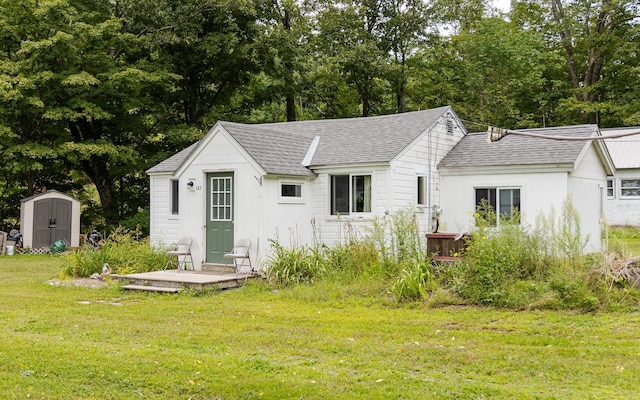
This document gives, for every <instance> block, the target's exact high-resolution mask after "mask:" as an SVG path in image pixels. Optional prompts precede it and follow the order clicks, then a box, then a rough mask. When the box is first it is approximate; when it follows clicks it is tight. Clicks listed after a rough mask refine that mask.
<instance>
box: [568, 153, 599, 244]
mask: <svg viewBox="0 0 640 400" xmlns="http://www.w3.org/2000/svg"><path fill="white" fill-rule="evenodd" d="M606 177H607V176H606V172H605V170H604V167H603V166H602V163H601V162H600V159H599V157H598V155H597V153H596V151H595V148H594V146H589V147H588V148H587V152H586V154H585V155H584V157H583V158H582V159H581V160H580V162H579V164H578V165H577V167H576V169H575V170H574V171H573V172H571V173H570V174H569V193H570V194H571V200H572V202H573V205H574V206H575V207H576V209H577V211H578V213H579V214H580V223H581V230H582V233H583V235H585V236H586V237H588V243H587V247H586V251H587V252H594V251H600V250H601V248H602V246H601V244H602V243H601V224H602V222H603V219H602V217H603V212H604V209H603V207H604V198H605V196H606Z"/></svg>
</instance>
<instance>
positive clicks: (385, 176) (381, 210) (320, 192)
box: [313, 166, 392, 245]
mask: <svg viewBox="0 0 640 400" xmlns="http://www.w3.org/2000/svg"><path fill="white" fill-rule="evenodd" d="M349 174H371V210H372V212H371V213H362V214H353V215H341V216H339V217H338V216H337V215H331V209H330V204H331V199H330V179H329V177H330V176H331V175H349ZM388 188H389V167H387V166H370V167H367V166H359V167H342V168H332V169H327V170H323V171H322V172H321V173H320V174H319V175H318V177H317V178H316V179H315V181H314V182H313V221H314V224H315V235H316V238H317V240H318V241H320V242H322V243H325V244H327V245H334V244H336V243H344V242H345V241H346V240H347V239H348V237H349V235H365V234H366V227H367V226H370V225H371V222H372V221H373V220H374V219H375V218H376V217H382V216H384V215H386V213H387V211H389V212H390V208H389V206H390V205H392V201H391V198H390V196H391V194H390V193H391V192H390V191H389V189H388Z"/></svg>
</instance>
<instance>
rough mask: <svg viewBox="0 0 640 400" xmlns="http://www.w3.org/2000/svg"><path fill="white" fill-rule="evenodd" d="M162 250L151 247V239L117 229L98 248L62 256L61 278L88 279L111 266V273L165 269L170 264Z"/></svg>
mask: <svg viewBox="0 0 640 400" xmlns="http://www.w3.org/2000/svg"><path fill="white" fill-rule="evenodd" d="M165 250H166V249H163V248H158V247H152V246H150V244H149V239H148V238H144V239H143V238H141V234H140V233H139V232H138V231H136V230H126V229H124V228H118V229H116V230H115V231H114V232H113V233H111V234H110V235H109V236H108V237H107V238H106V239H105V240H104V243H103V244H102V247H100V248H95V247H91V246H87V245H85V246H84V247H83V248H82V249H81V250H78V251H74V252H72V253H69V254H65V255H63V256H62V267H61V275H62V276H64V277H88V276H91V275H92V274H94V273H100V272H102V266H103V264H105V263H107V264H109V267H110V268H111V272H112V273H117V274H121V275H123V274H130V273H136V272H148V271H154V270H159V269H162V268H163V267H164V265H165V263H166V262H167V256H166V254H165Z"/></svg>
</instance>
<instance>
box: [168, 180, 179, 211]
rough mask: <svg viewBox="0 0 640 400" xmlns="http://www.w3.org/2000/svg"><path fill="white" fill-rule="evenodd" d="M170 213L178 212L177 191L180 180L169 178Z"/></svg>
mask: <svg viewBox="0 0 640 400" xmlns="http://www.w3.org/2000/svg"><path fill="white" fill-rule="evenodd" d="M170 182H171V214H178V213H179V211H180V207H179V203H178V202H179V199H180V196H179V191H178V188H179V187H180V181H178V180H177V179H176V180H171V181H170Z"/></svg>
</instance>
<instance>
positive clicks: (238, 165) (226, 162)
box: [152, 130, 313, 268]
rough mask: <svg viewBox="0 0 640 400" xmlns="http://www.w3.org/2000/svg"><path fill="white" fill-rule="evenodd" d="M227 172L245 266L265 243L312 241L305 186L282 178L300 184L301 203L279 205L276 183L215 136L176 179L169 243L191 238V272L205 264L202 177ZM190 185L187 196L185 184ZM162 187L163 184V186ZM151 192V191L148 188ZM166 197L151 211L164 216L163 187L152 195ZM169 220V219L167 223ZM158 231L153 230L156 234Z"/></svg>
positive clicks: (166, 202)
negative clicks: (246, 250) (245, 246)
mask: <svg viewBox="0 0 640 400" xmlns="http://www.w3.org/2000/svg"><path fill="white" fill-rule="evenodd" d="M212 172H232V173H233V176H234V207H233V213H234V240H238V239H240V238H247V239H250V240H251V243H252V245H251V251H250V252H251V262H252V264H253V265H254V266H257V265H258V264H259V263H260V261H261V258H262V257H263V256H264V255H265V254H266V252H267V251H268V249H269V239H279V240H280V241H281V242H282V244H283V245H289V244H291V243H292V242H296V243H299V244H307V243H310V242H311V241H312V237H313V235H312V229H311V219H312V205H313V201H312V199H313V195H312V184H311V181H310V180H307V179H299V178H290V179H289V178H283V179H285V180H287V181H300V182H302V183H304V185H303V190H304V196H303V198H304V202H302V203H282V202H281V201H280V179H279V178H278V177H268V176H263V171H262V170H261V169H260V168H259V166H257V164H256V163H255V162H254V161H253V160H252V159H251V158H250V157H249V156H248V155H247V154H246V153H245V152H244V150H242V149H241V148H240V147H239V146H238V145H237V143H236V142H235V141H234V140H233V139H232V138H231V137H230V136H229V135H228V134H227V133H226V132H224V131H223V130H220V131H218V132H216V134H215V135H213V136H212V138H211V140H210V142H209V143H207V145H206V146H204V147H203V148H201V151H200V153H199V154H196V155H195V156H194V158H193V159H192V161H191V163H190V164H189V165H188V166H187V167H185V168H184V170H183V171H181V173H180V177H179V178H180V184H179V188H180V202H179V203H180V213H179V218H178V224H177V234H176V235H174V237H180V236H191V237H193V238H194V245H193V253H194V254H193V256H194V261H195V264H196V268H199V265H200V264H201V262H203V261H204V260H205V246H206V209H205V207H206V190H207V182H206V177H207V173H212ZM189 181H192V182H193V183H194V185H193V190H187V182H189ZM166 185H168V182H167V184H166ZM152 187H153V186H152ZM158 191H163V192H165V193H166V194H167V196H164V197H162V196H161V197H159V200H160V202H159V204H158V205H157V206H153V207H152V208H155V209H166V210H167V212H169V206H170V204H169V200H170V199H169V198H168V194H169V193H170V192H169V187H168V186H163V187H162V188H158V189H155V190H154V192H158ZM170 218H171V217H169V219H170ZM158 228H159V227H157V226H156V227H154V231H156V232H158V231H159V229H158Z"/></svg>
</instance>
